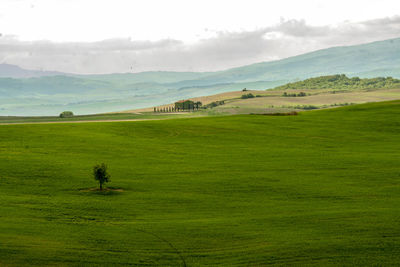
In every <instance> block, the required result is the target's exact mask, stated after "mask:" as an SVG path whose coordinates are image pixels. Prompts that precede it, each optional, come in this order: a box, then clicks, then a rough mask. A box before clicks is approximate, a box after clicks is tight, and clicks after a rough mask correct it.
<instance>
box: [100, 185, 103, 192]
mask: <svg viewBox="0 0 400 267" xmlns="http://www.w3.org/2000/svg"><path fill="white" fill-rule="evenodd" d="M101 190H103V184H102V183H100V191H101Z"/></svg>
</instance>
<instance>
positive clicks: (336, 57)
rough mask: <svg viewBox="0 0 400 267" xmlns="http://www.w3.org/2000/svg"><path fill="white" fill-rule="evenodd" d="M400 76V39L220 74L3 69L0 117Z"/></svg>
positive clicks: (95, 109) (117, 107)
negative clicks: (319, 80)
mask: <svg viewBox="0 0 400 267" xmlns="http://www.w3.org/2000/svg"><path fill="white" fill-rule="evenodd" d="M338 73H341V74H342V73H343V74H346V75H348V76H350V77H351V76H360V77H376V76H392V77H395V78H400V38H399V39H392V40H386V41H380V42H374V43H369V44H363V45H357V46H348V47H334V48H329V49H324V50H319V51H316V52H312V53H307V54H304V55H300V56H295V57H291V58H287V59H282V60H278V61H272V62H262V63H257V64H252V65H248V66H243V67H239V68H234V69H229V70H225V71H219V72H203V73H199V72H165V71H163V72H142V73H124V74H106V75H72V74H62V75H60V73H58V72H46V71H32V70H24V69H22V68H19V67H17V66H13V65H8V64H1V65H0V77H9V78H0V115H56V114H58V113H59V112H61V111H63V110H67V109H68V110H72V111H74V113H76V114H83V113H98V112H111V111H118V110H124V109H133V108H141V107H147V106H153V105H160V104H165V103H170V102H172V101H175V100H179V99H184V98H189V97H195V96H203V95H209V94H216V93H222V92H227V91H233V90H240V89H242V88H244V87H247V88H248V89H268V88H271V87H275V86H278V85H282V84H284V83H286V82H291V81H296V80H302V79H306V78H310V77H314V76H321V75H330V74H338Z"/></svg>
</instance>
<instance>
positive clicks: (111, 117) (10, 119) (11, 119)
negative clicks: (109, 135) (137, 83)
mask: <svg viewBox="0 0 400 267" xmlns="http://www.w3.org/2000/svg"><path fill="white" fill-rule="evenodd" d="M201 115H203V116H204V115H205V114H200V113H197V114H196V113H194V112H181V113H179V114H169V113H153V112H143V113H109V114H93V115H78V116H73V117H66V118H60V117H58V116H36V117H22V116H0V124H2V123H3V124H9V123H47V122H83V121H118V120H121V121H123V120H153V119H171V118H185V117H195V116H201Z"/></svg>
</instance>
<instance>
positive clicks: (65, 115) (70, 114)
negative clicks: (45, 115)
mask: <svg viewBox="0 0 400 267" xmlns="http://www.w3.org/2000/svg"><path fill="white" fill-rule="evenodd" d="M73 116H74V113H73V112H72V111H63V112H61V113H60V118H70V117H73Z"/></svg>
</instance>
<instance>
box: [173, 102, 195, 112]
mask: <svg viewBox="0 0 400 267" xmlns="http://www.w3.org/2000/svg"><path fill="white" fill-rule="evenodd" d="M201 106H202V103H201V102H200V101H197V102H194V101H192V100H185V101H178V102H175V109H176V110H178V111H179V110H198V109H199V108H200V107H201Z"/></svg>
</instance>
